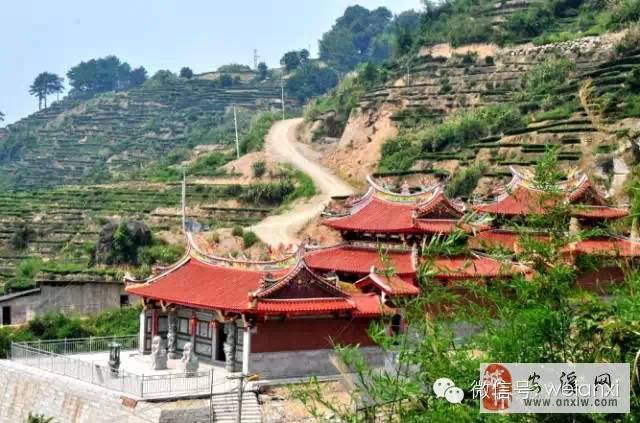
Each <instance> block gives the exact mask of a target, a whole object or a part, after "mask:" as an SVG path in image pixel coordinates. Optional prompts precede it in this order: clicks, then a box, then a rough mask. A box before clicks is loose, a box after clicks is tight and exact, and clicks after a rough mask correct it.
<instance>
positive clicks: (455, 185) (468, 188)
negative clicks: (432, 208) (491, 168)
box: [446, 165, 484, 198]
mask: <svg viewBox="0 0 640 423" xmlns="http://www.w3.org/2000/svg"><path fill="white" fill-rule="evenodd" d="M483 171H484V167H483V166H481V165H473V166H469V167H468V168H466V169H464V170H462V171H461V172H457V173H456V174H455V175H454V177H453V178H452V179H451V181H449V183H448V184H447V188H446V193H447V196H449V197H450V198H455V197H467V196H469V195H470V194H471V193H472V192H473V190H474V189H475V188H476V186H477V185H478V181H479V180H480V177H482V173H483Z"/></svg>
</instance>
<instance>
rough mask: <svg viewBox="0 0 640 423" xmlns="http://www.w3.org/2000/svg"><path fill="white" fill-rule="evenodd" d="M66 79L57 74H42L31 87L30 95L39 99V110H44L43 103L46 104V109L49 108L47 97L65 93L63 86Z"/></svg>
mask: <svg viewBox="0 0 640 423" xmlns="http://www.w3.org/2000/svg"><path fill="white" fill-rule="evenodd" d="M63 82H64V79H63V78H61V77H59V76H58V75H56V74H55V73H50V72H42V73H40V74H39V75H38V76H36V79H34V80H33V83H32V84H31V86H30V87H29V94H31V95H33V96H35V97H37V98H38V110H41V109H42V103H43V102H44V108H45V109H46V108H47V96H48V95H51V94H58V93H61V92H62V91H64V85H63Z"/></svg>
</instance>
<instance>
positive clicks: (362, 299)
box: [351, 294, 393, 317]
mask: <svg viewBox="0 0 640 423" xmlns="http://www.w3.org/2000/svg"><path fill="white" fill-rule="evenodd" d="M351 301H352V302H353V303H354V305H355V307H356V310H355V311H354V312H353V317H378V316H381V315H390V314H393V310H392V309H391V308H389V307H388V306H386V305H384V304H383V303H382V301H381V300H380V297H379V296H378V295H375V294H360V295H353V296H352V297H351Z"/></svg>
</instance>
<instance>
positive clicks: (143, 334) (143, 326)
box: [138, 308, 147, 354]
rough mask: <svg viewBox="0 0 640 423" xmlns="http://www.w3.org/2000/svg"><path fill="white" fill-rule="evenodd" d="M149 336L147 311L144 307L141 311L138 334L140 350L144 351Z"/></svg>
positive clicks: (141, 352)
mask: <svg viewBox="0 0 640 423" xmlns="http://www.w3.org/2000/svg"><path fill="white" fill-rule="evenodd" d="M146 336H147V313H146V310H145V309H144V308H143V309H142V311H141V312H140V334H139V335H138V351H140V354H143V353H144V344H145V340H146Z"/></svg>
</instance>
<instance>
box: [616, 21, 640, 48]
mask: <svg viewBox="0 0 640 423" xmlns="http://www.w3.org/2000/svg"><path fill="white" fill-rule="evenodd" d="M639 49H640V25H634V26H632V27H631V28H629V29H628V30H627V32H626V33H625V34H624V36H623V37H622V38H621V39H620V41H618V43H617V44H616V53H618V55H623V54H625V53H628V52H632V51H636V50H639Z"/></svg>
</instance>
